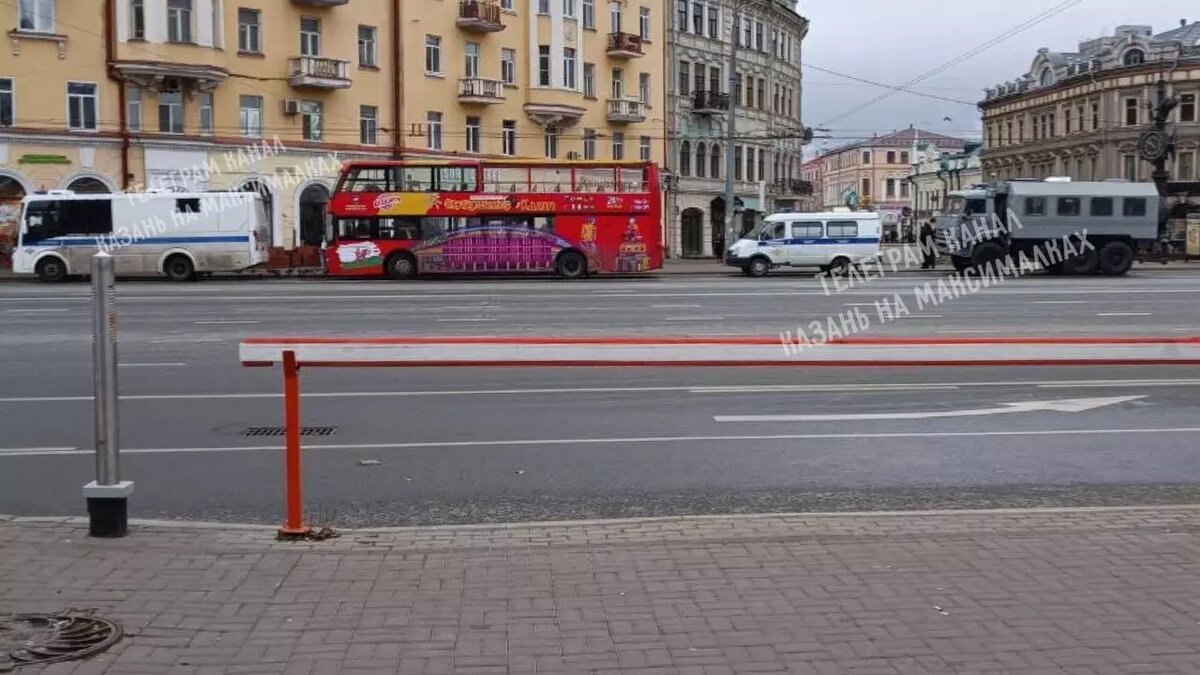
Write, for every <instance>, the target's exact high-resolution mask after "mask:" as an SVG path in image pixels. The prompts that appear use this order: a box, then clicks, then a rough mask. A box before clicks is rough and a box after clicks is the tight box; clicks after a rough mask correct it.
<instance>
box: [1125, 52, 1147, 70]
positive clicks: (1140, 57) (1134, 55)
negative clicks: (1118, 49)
mask: <svg viewBox="0 0 1200 675" xmlns="http://www.w3.org/2000/svg"><path fill="white" fill-rule="evenodd" d="M1124 62H1125V65H1127V66H1140V65H1142V64H1143V63H1145V62H1146V52H1144V51H1142V50H1140V49H1130V50H1129V51H1127V52H1125V58H1124Z"/></svg>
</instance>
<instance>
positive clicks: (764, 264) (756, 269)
mask: <svg viewBox="0 0 1200 675" xmlns="http://www.w3.org/2000/svg"><path fill="white" fill-rule="evenodd" d="M770 271H771V261H770V260H767V259H766V258H764V257H762V256H759V257H757V258H755V259H753V260H751V261H750V265H749V266H747V267H746V274H749V275H750V276H752V277H756V278H757V277H765V276H767V272H770Z"/></svg>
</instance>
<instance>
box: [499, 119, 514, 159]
mask: <svg viewBox="0 0 1200 675" xmlns="http://www.w3.org/2000/svg"><path fill="white" fill-rule="evenodd" d="M503 135H504V141H503V148H502V152H503V153H504V154H505V155H508V156H509V157H512V156H514V155H516V154H517V121H516V120H504V134H503Z"/></svg>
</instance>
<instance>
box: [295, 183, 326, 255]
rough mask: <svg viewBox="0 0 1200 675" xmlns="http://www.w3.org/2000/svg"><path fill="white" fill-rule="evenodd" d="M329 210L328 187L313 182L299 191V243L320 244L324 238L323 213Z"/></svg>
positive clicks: (306, 244)
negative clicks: (302, 190)
mask: <svg viewBox="0 0 1200 675" xmlns="http://www.w3.org/2000/svg"><path fill="white" fill-rule="evenodd" d="M328 210H329V188H327V187H325V186H324V185H320V184H317V183H314V184H312V185H309V186H308V187H306V188H304V192H301V193H300V243H301V244H302V245H304V246H320V245H321V242H322V241H324V240H325V214H326V213H327V212H328Z"/></svg>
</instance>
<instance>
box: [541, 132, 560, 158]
mask: <svg viewBox="0 0 1200 675" xmlns="http://www.w3.org/2000/svg"><path fill="white" fill-rule="evenodd" d="M542 145H543V146H545V147H544V148H543V150H544V151H545V155H546V159H558V129H547V130H546V133H545V134H543V135H542Z"/></svg>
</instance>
